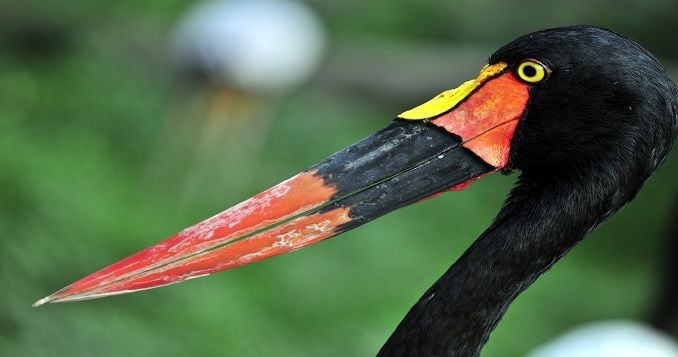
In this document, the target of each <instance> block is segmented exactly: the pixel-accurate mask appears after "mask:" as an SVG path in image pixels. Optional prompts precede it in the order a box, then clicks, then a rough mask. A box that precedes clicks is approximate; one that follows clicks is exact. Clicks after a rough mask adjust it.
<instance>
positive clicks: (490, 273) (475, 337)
mask: <svg viewBox="0 0 678 357" xmlns="http://www.w3.org/2000/svg"><path fill="white" fill-rule="evenodd" d="M588 189H590V187H589V188H588ZM588 189H578V188H576V187H571V186H570V187H568V185H566V184H565V185H563V184H562V183H553V184H545V183H543V182H528V181H527V180H523V182H522V183H521V184H519V185H518V186H516V187H515V188H514V189H513V191H512V192H511V195H510V196H509V198H508V200H507V202H506V205H505V206H504V208H503V209H502V210H501V212H500V213H499V215H498V216H497V218H496V220H495V222H494V224H493V225H492V226H491V227H490V228H489V229H488V230H487V231H485V232H484V233H483V234H482V236H481V237H480V238H479V239H478V240H476V241H475V242H474V244H473V245H471V247H470V248H469V249H468V250H467V251H466V252H465V253H464V254H463V255H462V257H461V258H459V260H458V261H457V262H456V263H455V264H454V265H453V266H452V267H450V269H449V270H448V271H447V272H446V273H445V274H444V275H443V276H442V277H441V278H440V279H439V280H438V281H437V282H436V283H435V284H434V285H433V286H432V287H431V288H430V289H429V290H428V291H427V292H426V293H425V294H424V296H422V297H421V299H420V300H419V301H418V302H417V303H416V304H415V305H414V306H413V307H412V309H411V310H410V311H409V313H408V314H407V316H406V317H405V319H404V320H403V321H402V322H401V323H400V325H399V326H398V327H397V328H396V330H395V332H394V333H393V334H392V335H391V337H390V338H389V340H388V341H387V342H386V344H385V345H384V346H383V347H382V349H381V351H380V352H379V355H380V356H477V355H478V354H479V353H480V349H481V348H482V346H483V345H484V344H485V342H486V341H487V339H488V337H489V334H490V332H492V330H493V329H494V328H495V326H496V325H497V323H498V322H499V320H500V319H501V318H502V316H503V315H504V313H505V312H506V310H507V308H508V306H509V305H510V304H511V302H512V301H513V300H514V299H515V298H516V297H517V296H518V295H519V294H520V293H521V292H523V291H524V290H525V289H526V288H527V287H529V286H530V285H531V284H532V283H533V282H534V281H535V280H536V279H537V278H538V277H539V276H540V275H541V274H542V273H544V272H545V271H546V270H547V269H548V268H550V267H551V266H552V265H553V264H554V263H555V262H556V261H557V260H558V259H559V258H561V257H562V256H563V255H565V254H566V253H567V252H568V251H569V250H570V249H571V248H572V247H573V246H574V245H576V244H577V243H578V242H579V241H581V240H582V239H583V238H584V236H585V234H586V233H587V232H588V231H590V230H591V229H592V228H593V227H594V226H595V225H596V224H597V223H599V222H600V221H601V220H602V219H603V218H604V217H605V216H606V215H607V214H608V213H609V211H610V209H609V208H605V207H609V203H610V202H611V201H612V197H613V196H614V194H613V193H612V192H610V193H609V194H601V195H591V194H590V192H591V191H590V190H588ZM586 192H589V195H588V196H595V197H588V196H587V194H586Z"/></svg>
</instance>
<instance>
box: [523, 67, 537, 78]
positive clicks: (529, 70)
mask: <svg viewBox="0 0 678 357" xmlns="http://www.w3.org/2000/svg"><path fill="white" fill-rule="evenodd" d="M523 74H524V75H525V76H526V77H534V76H536V75H537V69H536V68H534V66H525V67H523Z"/></svg>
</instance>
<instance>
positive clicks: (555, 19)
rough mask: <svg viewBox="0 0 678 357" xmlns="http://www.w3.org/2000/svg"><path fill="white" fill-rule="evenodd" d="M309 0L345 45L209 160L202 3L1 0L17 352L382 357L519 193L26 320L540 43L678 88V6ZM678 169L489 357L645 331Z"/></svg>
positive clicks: (496, 190)
mask: <svg viewBox="0 0 678 357" xmlns="http://www.w3.org/2000/svg"><path fill="white" fill-rule="evenodd" d="M308 2H309V4H310V5H311V6H312V7H313V8H314V9H315V10H316V11H317V12H318V13H319V14H320V16H321V18H322V19H323V20H324V22H325V24H326V26H327V31H328V47H327V54H326V57H325V59H324V61H323V63H322V65H321V66H320V69H319V71H318V73H317V74H316V75H315V76H314V77H313V78H312V79H310V80H309V81H308V82H307V83H306V84H305V85H304V86H302V87H300V88H298V89H297V90H294V91H292V92H290V93H288V94H287V95H285V96H282V97H277V98H254V99H252V98H249V99H247V103H249V104H248V106H249V107H254V108H257V109H256V110H254V111H253V112H252V111H251V112H250V115H252V114H251V113H261V114H262V116H265V117H266V118H267V119H265V120H264V119H262V121H261V122H260V123H258V122H257V121H256V120H254V119H251V120H250V122H252V120H254V121H253V122H254V123H256V124H253V125H245V126H243V124H242V123H235V124H232V125H234V126H240V129H237V130H241V131H240V132H239V134H238V135H233V134H232V133H231V134H230V135H227V136H226V138H225V139H224V141H227V142H226V143H222V144H223V145H222V146H218V148H219V149H220V150H222V151H220V152H218V153H217V154H216V155H214V153H213V152H212V153H208V154H205V155H207V158H203V157H201V156H200V155H202V154H201V152H200V150H197V149H196V146H197V145H198V144H199V139H196V138H199V135H196V133H199V132H200V131H201V130H204V128H203V126H204V125H206V124H205V120H204V118H203V116H204V115H203V114H204V113H205V112H206V110H204V108H210V106H211V104H209V102H210V101H211V100H212V99H210V95H209V94H206V93H209V92H210V89H196V88H195V86H191V85H187V84H185V83H184V82H183V81H182V79H181V76H180V75H179V73H178V71H177V70H176V69H175V68H174V67H173V66H172V61H171V60H169V59H168V53H169V52H170V51H169V50H168V43H169V36H170V34H171V31H172V29H173V27H174V26H175V25H176V23H177V21H178V19H179V18H180V17H181V15H182V14H183V13H184V12H185V11H186V10H187V9H188V8H189V7H190V6H191V5H192V4H191V3H189V2H184V1H177V0H165V1H156V0H136V1H130V0H125V1H117V2H113V1H110V2H106V1H57V0H55V1H21V0H2V1H1V2H0V239H1V245H0V354H2V355H6V356H74V355H75V356H78V355H88V356H123V355H144V356H186V355H198V356H367V355H373V354H374V353H375V352H376V351H377V350H378V348H379V347H380V346H381V344H382V343H383V342H384V341H385V340H386V338H387V337H388V335H389V334H390V333H391V331H392V330H393V329H394V327H395V325H396V324H397V323H398V322H399V321H400V319H401V318H402V317H403V316H404V314H405V312H406V311H407V310H408V309H409V307H410V306H411V305H412V304H413V303H414V302H415V301H416V300H417V299H418V297H419V296H420V294H422V293H423V291H424V290H425V289H426V288H427V287H428V286H430V285H431V284H432V283H433V281H435V280H436V279H437V277H438V276H439V275H441V274H442V273H443V272H444V271H445V270H446V268H447V267H449V266H450V264H451V263H452V262H453V261H454V260H455V259H456V258H457V257H458V256H459V255H460V254H461V253H462V252H463V250H464V249H465V247H467V246H468V245H469V244H470V243H471V242H472V241H473V239H475V237H477V236H478V235H479V234H480V233H481V232H482V231H483V229H484V228H485V227H487V226H488V225H489V223H490V222H491V220H492V218H493V216H494V214H495V213H496V212H497V211H498V208H499V207H500V205H501V203H502V200H503V197H504V196H505V194H506V193H507V192H508V190H509V189H510V187H511V185H512V184H513V181H514V180H515V177H516V176H515V175H510V176H503V175H494V176H492V177H489V178H488V179H486V180H483V181H481V182H478V183H476V184H474V185H473V186H472V187H471V188H470V189H468V190H466V191H463V192H456V193H451V194H446V195H444V196H443V197H441V198H438V199H436V200H429V201H426V202H424V203H421V204H418V205H415V206H412V207H409V208H406V209H403V210H400V211H397V212H395V213H393V214H390V215H388V216H386V217H384V218H382V219H379V220H377V221H375V222H372V223H370V224H368V225H366V226H364V227H362V228H360V229H358V230H355V231H351V232H349V233H347V234H345V235H344V236H342V237H340V238H337V239H333V240H330V241H328V242H325V243H323V244H319V245H317V246H314V247H312V248H309V249H305V250H303V251H299V252H296V253H293V254H289V255H285V256H281V257H278V258H275V259H272V260H268V261H265V262H262V263H258V264H255V265H252V266H247V267H243V268H240V269H236V270H233V271H229V272H226V273H221V274H218V275H215V276H212V277H209V278H204V279H199V280H195V281H191V282H187V283H185V284H180V285H176V286H171V287H167V288H163V289H159V290H152V291H147V292H141V293H138V294H134V295H126V296H120V297H113V298H107V299H102V300H95V301H90V302H83V303H75V304H62V305H51V306H45V307H42V308H39V309H34V308H31V306H30V305H31V303H32V302H33V301H35V300H36V299H38V298H41V297H43V296H45V295H47V294H49V293H51V292H53V291H55V290H57V289H59V288H61V287H63V286H65V285H66V284H68V283H70V282H72V281H74V280H75V279H77V278H80V277H83V276H84V275H86V274H88V273H90V272H93V271H94V270H96V269H98V268H101V267H103V266H104V265H107V264H109V263H112V262H114V261H116V260H118V259H120V258H122V257H125V256H127V255H129V254H131V253H133V252H135V251H137V250H139V249H141V248H144V247H146V246H148V245H150V244H152V243H155V242H156V241H158V240H160V239H161V238H163V237H165V236H168V235H170V234H172V233H174V232H176V231H178V230H180V229H182V228H184V227H186V226H188V225H190V224H193V223H195V222H197V221H198V220H200V219H202V218H205V217H208V216H210V215H212V214H214V213H216V212H218V211H220V210H222V209H224V208H226V207H229V206H231V205H233V204H235V203H237V202H239V201H241V200H242V199H244V198H247V197H250V196H251V195H253V194H255V193H257V192H259V191H261V190H262V189H264V188H267V187H269V186H271V185H273V184H275V183H277V182H279V181H281V180H282V179H285V178H287V177H289V176H291V175H292V174H294V173H296V172H298V171H300V170H301V169H304V168H305V167H308V166H310V165H311V164H313V163H315V162H317V161H318V160H320V159H322V158H324V157H325V156H327V155H329V154H331V153H333V152H335V151H337V150H339V149H341V148H343V147H345V146H347V145H348V144H350V143H353V142H354V141H356V140H358V139H360V138H362V137H364V136H366V135H368V134H370V133H372V132H373V131H375V130H377V129H379V128H381V127H383V126H385V125H386V124H387V123H388V122H389V121H390V120H391V118H393V117H394V115H395V114H397V113H399V112H400V111H402V110H404V109H407V108H409V107H411V106H413V105H414V104H417V103H419V102H421V101H422V100H424V99H426V98H427V97H430V96H432V95H434V94H436V93H438V92H439V91H440V90H441V89H444V88H450V87H454V86H456V85H457V84H458V83H460V81H462V80H464V79H469V78H472V77H473V76H474V75H475V73H477V71H478V70H479V68H480V67H481V66H482V65H483V64H484V61H485V59H486V58H487V56H488V55H489V54H490V53H491V52H492V50H493V49H494V48H497V47H498V46H500V45H502V44H504V43H505V42H507V41H510V40H511V39H513V38H515V37H517V36H518V35H521V34H523V33H526V32H530V31H533V30H537V29H541V28H545V27H554V26H559V25H567V24H578V23H588V24H595V25H599V26H603V27H608V28H611V29H614V30H616V31H618V32H621V33H624V34H626V35H628V36H630V37H632V38H635V39H636V40H638V41H639V42H640V43H642V44H644V45H645V46H646V47H647V48H648V49H650V50H651V51H652V52H653V53H655V54H656V55H658V56H659V57H660V58H661V59H662V61H663V62H664V63H665V65H666V66H667V67H668V68H669V70H670V72H671V73H672V75H673V78H674V79H675V78H676V73H677V72H676V68H678V67H676V65H675V64H676V63H678V46H676V44H675V41H673V40H672V38H673V36H674V35H675V34H676V33H678V21H676V18H675V14H677V13H678V2H676V1H673V0H664V1H660V0H656V1H652V2H632V1H618V0H617V1H612V0H607V1H598V2H589V1H583V0H579V1H569V2H548V3H546V2H543V1H513V2H502V1H490V0H482V1H468V2H456V1H447V2H441V1H433V0H407V1H375V2H369V3H368V2H364V1H357V0H352V1H332V0H313V1H308ZM196 93H199V94H196ZM205 102H208V104H205ZM262 108H263V109H262ZM226 123H227V124H226V128H230V125H231V124H230V123H229V122H226ZM222 130H223V129H222ZM237 130H235V129H234V131H237ZM176 131H181V133H177V132H176ZM228 131H229V130H226V132H228ZM241 134H242V135H241ZM256 138H262V139H261V140H260V142H256V143H253V141H256V140H255V139H256ZM207 151H208V152H209V150H207ZM209 155H214V156H213V157H209ZM196 162H197V163H196ZM677 172H678V157H676V155H675V153H674V154H673V155H672V156H671V157H669V159H668V161H667V162H666V164H665V165H664V167H663V168H662V169H661V170H659V172H658V173H657V174H656V175H655V176H654V177H653V178H652V179H651V180H650V181H649V182H648V184H647V185H646V187H645V189H644V190H643V191H642V192H641V194H640V195H639V196H638V198H637V199H636V200H635V201H634V202H633V203H632V204H630V205H629V206H628V207H626V208H625V209H624V210H623V211H622V212H620V213H619V214H617V215H616V216H615V217H613V218H612V219H611V220H610V221H609V222H607V223H606V224H604V225H603V226H602V227H600V228H599V229H598V230H597V231H595V232H594V233H593V234H591V235H590V237H589V238H588V239H587V240H585V241H584V242H583V243H582V244H581V245H580V246H578V247H577V248H576V249H575V250H574V251H573V252H572V253H571V254H570V255H569V256H567V257H566V258H565V259H563V260H562V261H561V262H560V263H559V264H557V265H556V266H555V268H553V269H552V270H551V271H550V272H548V273H547V274H545V275H544V276H543V277H542V278H541V279H539V280H538V281H537V282H536V283H535V284H534V286H533V287H532V288H530V289H529V290H528V291H527V292H526V293H525V294H523V295H522V296H520V297H519V298H518V299H517V301H516V302H515V303H514V304H513V305H512V307H511V308H510V310H509V312H508V313H507V315H506V316H505V318H504V319H503V321H502V322H501V323H500V324H499V327H498V328H497V329H496V331H495V332H494V333H493V334H492V336H491V338H490V341H489V343H488V344H487V346H486V347H485V349H484V350H483V355H484V356H518V355H522V354H524V353H525V352H526V351H528V350H529V349H531V348H533V347H534V346H536V345H538V344H539V343H542V342H544V341H546V340H548V339H549V338H552V337H553V336H555V335H556V334H558V333H560V332H562V331H564V330H566V329H568V328H570V327H572V326H575V325H577V324H580V323H583V322H587V321H592V320H596V319H606V318H642V317H643V316H645V315H646V314H647V312H648V310H649V309H650V308H651V304H652V302H653V299H654V294H655V292H656V290H657V289H658V286H659V285H660V284H661V282H660V276H661V274H660V271H661V264H662V259H661V258H663V257H664V255H665V253H666V252H665V251H666V249H665V248H664V247H665V243H664V241H665V240H667V239H668V238H669V237H668V236H667V233H666V232H667V230H666V229H665V226H667V225H668V224H669V222H670V220H674V219H675V217H673V216H670V213H669V206H671V205H672V204H673V202H674V200H675V197H676V195H675V194H676V184H675V174H676V173H677ZM672 177H673V178H672Z"/></svg>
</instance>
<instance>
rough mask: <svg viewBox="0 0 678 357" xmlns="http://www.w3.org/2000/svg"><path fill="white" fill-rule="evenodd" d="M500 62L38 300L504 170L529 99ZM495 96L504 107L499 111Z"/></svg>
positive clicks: (123, 289) (217, 255) (251, 256)
mask: <svg viewBox="0 0 678 357" xmlns="http://www.w3.org/2000/svg"><path fill="white" fill-rule="evenodd" d="M505 68H506V65H505V64H503V63H499V64H495V65H492V66H486V67H485V68H484V69H483V71H482V72H481V74H480V75H479V76H478V78H477V79H476V80H475V81H469V82H467V83H464V84H463V85H462V86H461V87H459V88H457V89H454V90H452V91H448V92H446V93H443V94H441V95H440V96H438V97H436V98H434V99H432V100H431V101H429V102H427V103H425V104H424V105H422V106H420V107H417V108H415V109H413V110H411V111H408V112H405V113H403V114H401V116H400V118H401V119H396V120H395V121H394V122H392V123H391V124H390V125H389V126H387V127H386V128H384V129H382V130H380V131H379V132H377V133H375V134H373V135H371V136H369V137H367V138H365V139H363V140H362V141H360V142H358V143H356V144H354V145H351V146H349V147H347V148H346V149H344V150H342V151H339V152H337V153H336V154H334V155H332V156H330V157H329V158H327V159H325V160H323V161H322V162H320V163H318V164H316V165H314V166H312V167H311V168H309V169H308V170H305V171H303V172H301V173H299V174H297V175H295V176H293V177H292V178H290V179H288V180H286V181H283V182H281V183H280V184H278V185H276V186H274V187H272V188H270V189H268V190H266V191H264V192H262V193H260V194H258V195H256V196H254V197H252V198H250V199H248V200H246V201H244V202H242V203H240V204H238V205H235V206H233V207H231V208H229V209H227V210H225V211H223V212H221V213H219V214H217V215H215V216H213V217H211V218H209V219H207V220H205V221H203V222H200V223H198V224H196V225H194V226H192V227H189V228H187V229H185V230H183V231H181V232H179V233H177V234H176V235H173V236H171V237H169V238H168V239H166V240H164V241H162V242H160V243H158V244H156V245H154V246H151V247H149V248H146V249H145V250H142V251H140V252H138V253H136V254H134V255H132V256H130V257H128V258H125V259H123V260H121V261H119V262H117V263H114V264H112V265H110V266H108V267H106V268H104V269H101V270H100V271H97V272H95V273H93V274H91V275H89V276H87V277H85V278H83V279H81V280H78V281H76V282H75V283H73V284H71V285H69V286H67V287H65V288H63V289H61V290H59V291H57V292H56V293H54V294H52V295H50V296H48V297H46V298H43V299H41V300H39V301H37V302H36V303H35V304H34V305H35V306H38V305H42V304H44V303H47V302H68V301H79V300H87V299H94V298H98V297H103V296H109V295H118V294H124V293H129V292H134V291H139V290H145V289H151V288H156V287H160V286H164V285H168V284H174V283H178V282H181V281H185V280H189V279H194V278H198V277H201V276H205V275H209V274H212V273H216V272H219V271H222V270H226V269H231V268H235V267H238V266H241V265H245V264H249V263H253V262H256V261H260V260H262V259H266V258H269V257H273V256H276V255H279V254H282V253H285V252H289V251H294V250H297V249H300V248H303V247H305V246H308V245H311V244H314V243H317V242H320V241H322V240H325V239H327V238H330V237H332V236H335V235H337V234H340V233H342V232H345V231H347V230H349V229H352V228H355V227H358V226H360V225H362V224H365V223H367V222H369V221H371V220H373V219H375V218H378V217H380V216H382V215H384V214H386V213H389V212H391V211H393V210H396V209H398V208H401V207H403V206H406V205H408V204H411V203H414V202H417V201H420V200H422V199H424V198H427V197H430V196H432V195H435V194H437V193H440V192H443V191H446V190H449V189H453V188H459V187H463V186H465V185H466V184H467V183H468V182H470V181H472V180H474V179H476V178H478V177H479V176H482V175H484V174H487V173H489V172H492V171H496V170H497V169H501V168H502V167H503V166H502V165H505V164H506V161H507V160H508V151H509V150H508V149H509V145H510V141H511V137H512V135H513V131H514V130H515V127H516V125H517V121H518V119H519V118H520V117H521V116H522V113H523V111H524V108H525V106H526V105H527V99H528V90H527V87H526V86H525V85H524V84H523V83H521V82H520V81H518V80H517V79H516V78H515V77H514V76H513V74H512V73H511V72H509V71H506V70H505ZM471 82H472V83H471ZM506 91H510V92H511V93H508V94H507V93H506ZM516 93H517V94H516ZM502 98H507V99H502ZM497 100H499V101H501V100H504V101H506V102H507V104H506V105H505V106H501V108H497ZM488 103H489V104H488ZM506 106H508V107H510V108H511V109H505V107H506ZM487 117H492V118H491V119H487ZM457 131H458V132H457ZM488 153H489V154H488Z"/></svg>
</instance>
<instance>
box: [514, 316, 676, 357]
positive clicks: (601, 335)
mask: <svg viewBox="0 0 678 357" xmlns="http://www.w3.org/2000/svg"><path fill="white" fill-rule="evenodd" d="M573 356H576V357H608V356H609V357H612V356H614V357H678V343H677V342H676V341H675V340H674V339H672V338H671V337H670V336H669V335H667V334H665V333H663V332H660V331H658V330H656V329H653V328H652V327H650V326H648V325H645V324H642V323H638V322H634V321H626V320H612V321H605V322H596V323H591V324H586V325H583V326H580V327H577V328H575V329H574V330H571V331H568V332H567V333H565V335H562V336H559V337H558V338H556V339H555V340H554V341H551V342H548V343H546V344H544V345H541V346H539V347H537V348H536V349H535V350H534V351H532V352H531V353H529V354H528V357H573Z"/></svg>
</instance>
